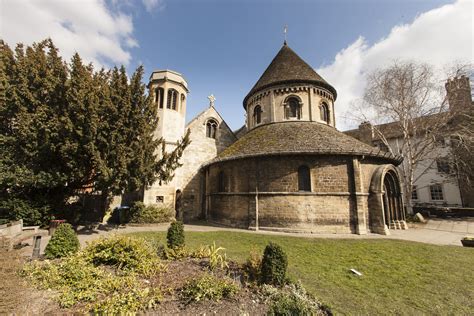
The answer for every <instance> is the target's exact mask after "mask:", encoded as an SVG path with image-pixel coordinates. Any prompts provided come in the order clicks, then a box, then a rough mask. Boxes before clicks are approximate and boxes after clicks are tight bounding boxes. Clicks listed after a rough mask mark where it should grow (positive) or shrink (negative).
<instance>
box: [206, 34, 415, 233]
mask: <svg viewBox="0 0 474 316" xmlns="http://www.w3.org/2000/svg"><path fill="white" fill-rule="evenodd" d="M336 98H337V92H336V89H335V88H334V87H333V86H331V85H330V84H329V83H328V82H326V81H325V80H324V79H323V78H322V77H321V76H320V75H318V74H317V73H316V72H315V71H314V70H313V68H312V67H311V66H310V65H308V64H307V63H306V62H305V61H303V60H302V59H301V58H300V57H299V56H298V55H297V54H296V53H295V52H294V51H293V50H292V49H291V48H290V47H289V46H288V45H287V44H286V43H285V44H284V45H283V47H282V48H281V49H280V51H279V52H278V54H277V55H276V56H275V58H274V59H273V60H272V62H271V63H270V65H269V66H268V68H267V69H266V70H265V72H264V73H263V74H262V76H261V77H260V79H259V80H258V81H257V83H256V84H255V85H254V87H253V88H252V89H251V90H250V92H249V93H248V94H247V96H246V97H245V98H244V100H243V106H244V109H245V111H246V128H245V133H243V135H241V136H240V137H236V138H238V139H237V140H236V141H234V142H233V143H232V144H231V145H229V146H227V147H226V148H225V149H223V150H222V151H220V153H218V154H217V156H216V157H215V158H213V159H212V160H210V161H208V162H206V163H205V164H204V165H203V166H202V168H201V174H202V181H201V185H200V190H201V194H202V201H201V207H202V215H203V216H204V217H206V218H207V219H208V220H210V221H213V222H216V223H219V224H222V225H228V226H232V227H240V228H248V229H256V230H257V229H264V230H276V231H288V232H314V233H357V234H366V233H368V232H374V233H380V234H388V233H389V229H404V228H406V222H405V211H404V208H403V200H402V194H401V189H400V176H399V174H398V171H397V168H396V166H397V165H399V164H400V163H401V159H400V158H399V157H394V156H393V155H391V154H390V153H388V152H384V151H381V150H379V149H376V148H374V147H371V146H369V145H367V144H365V143H363V142H360V141H358V140H356V139H355V138H352V137H351V136H348V135H346V134H344V133H342V132H340V131H338V130H337V129H336V127H335V108H334V103H335V101H336Z"/></svg>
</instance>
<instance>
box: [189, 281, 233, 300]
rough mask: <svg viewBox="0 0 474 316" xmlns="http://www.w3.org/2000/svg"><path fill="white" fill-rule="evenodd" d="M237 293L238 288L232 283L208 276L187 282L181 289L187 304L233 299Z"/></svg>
mask: <svg viewBox="0 0 474 316" xmlns="http://www.w3.org/2000/svg"><path fill="white" fill-rule="evenodd" d="M237 292H238V287H237V286H236V285H235V284H234V283H233V282H232V281H230V280H225V279H218V278H216V277H214V276H212V275H208V274H206V275H203V276H201V277H200V278H196V279H191V280H190V281H188V282H186V284H185V285H184V287H183V288H182V289H181V299H183V300H184V301H185V302H187V303H189V302H192V301H195V302H199V301H202V300H213V301H218V300H220V299H221V298H229V297H232V296H233V295H234V294H235V293H237Z"/></svg>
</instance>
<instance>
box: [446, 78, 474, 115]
mask: <svg viewBox="0 0 474 316" xmlns="http://www.w3.org/2000/svg"><path fill="white" fill-rule="evenodd" d="M444 86H445V88H446V93H447V97H448V103H449V108H450V109H451V110H452V109H466V108H467V107H468V106H471V105H472V95H471V85H470V82H469V77H466V76H464V75H463V76H460V77H455V78H452V79H448V81H447V82H446V83H445V85H444Z"/></svg>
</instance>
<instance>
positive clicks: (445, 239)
mask: <svg viewBox="0 0 474 316" xmlns="http://www.w3.org/2000/svg"><path fill="white" fill-rule="evenodd" d="M168 226H169V224H156V225H147V226H120V227H117V226H115V227H111V226H100V227H98V228H96V229H88V228H87V227H79V228H78V231H77V233H78V237H79V241H80V242H81V245H85V244H86V243H87V242H88V241H91V240H94V239H96V238H99V237H101V236H105V235H110V234H114V233H115V234H123V233H134V232H148V231H152V232H153V231H156V232H159V231H166V230H167V229H168ZM185 230H186V231H196V232H209V231H235V232H242V233H248V234H266V235H285V236H296V237H306V238H334V239H335V238H338V239H400V240H407V241H416V242H423V243H429V244H435V245H454V246H462V244H461V238H462V237H464V236H467V235H472V236H474V218H467V219H466V218H463V219H430V220H429V221H428V222H427V223H426V224H415V225H411V227H410V228H409V229H408V230H391V231H390V232H391V235H389V236H383V235H379V234H368V235H355V234H302V233H282V232H271V231H258V232H255V231H250V230H246V229H236V228H227V227H217V226H210V225H188V224H187V225H185ZM49 239H50V237H46V238H43V240H42V245H41V246H42V247H41V248H42V249H41V251H42V252H43V251H44V248H45V246H46V244H47V242H48V241H49ZM30 244H31V243H30ZM30 253H31V252H30Z"/></svg>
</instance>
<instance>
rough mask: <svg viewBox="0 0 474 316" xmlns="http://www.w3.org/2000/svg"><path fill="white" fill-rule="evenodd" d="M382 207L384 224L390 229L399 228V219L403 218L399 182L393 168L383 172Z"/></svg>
mask: <svg viewBox="0 0 474 316" xmlns="http://www.w3.org/2000/svg"><path fill="white" fill-rule="evenodd" d="M383 209H384V218H385V225H387V227H389V228H391V229H395V228H398V229H399V228H401V226H400V221H404V220H405V216H404V210H403V204H402V194H401V190H400V182H399V180H398V177H397V175H396V174H395V172H394V171H393V170H389V171H388V172H387V173H385V176H384V179H383Z"/></svg>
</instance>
